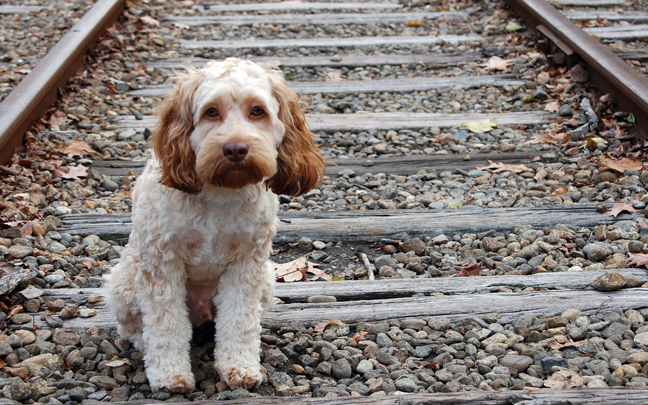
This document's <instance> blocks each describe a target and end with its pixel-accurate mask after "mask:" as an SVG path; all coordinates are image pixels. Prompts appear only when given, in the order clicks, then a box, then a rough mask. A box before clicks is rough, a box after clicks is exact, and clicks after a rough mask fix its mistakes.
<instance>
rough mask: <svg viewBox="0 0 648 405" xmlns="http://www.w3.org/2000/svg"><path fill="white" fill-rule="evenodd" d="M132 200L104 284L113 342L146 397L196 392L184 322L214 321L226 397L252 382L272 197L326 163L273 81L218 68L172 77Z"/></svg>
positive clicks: (262, 72) (268, 279)
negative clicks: (138, 357) (126, 233)
mask: <svg viewBox="0 0 648 405" xmlns="http://www.w3.org/2000/svg"><path fill="white" fill-rule="evenodd" d="M153 147H154V151H155V157H154V158H153V159H151V160H150V161H149V163H148V165H147V166H146V169H145V170H144V173H143V174H142V175H141V176H140V177H139V178H138V179H137V182H136V185H135V189H134V191H133V214H132V217H133V231H132V233H131V235H130V239H129V243H128V245H127V246H126V247H125V249H124V251H123V253H122V257H121V260H120V262H119V264H118V265H116V266H115V268H114V269H113V270H112V273H111V274H110V275H108V276H107V277H106V295H107V297H106V298H107V304H108V306H109V307H110V309H111V310H112V312H113V314H114V315H115V317H116V318H117V321H118V323H119V333H120V334H121V335H122V336H123V337H125V338H128V339H130V340H131V341H132V342H133V343H134V345H135V347H136V348H137V349H139V350H141V351H143V352H144V354H145V356H144V360H145V365H146V375H147V377H148V380H149V383H150V385H151V388H152V389H153V391H158V390H162V389H167V390H172V391H184V392H190V391H192V390H194V388H195V381H194V376H193V374H192V372H191V364H190V359H189V342H190V340H191V336H192V324H193V325H194V326H197V325H200V324H202V323H204V322H206V321H208V320H212V319H213V320H214V322H215V324H216V337H215V339H216V345H215V350H214V367H215V368H216V370H217V371H218V373H219V374H220V376H221V379H222V380H223V381H225V382H226V383H227V384H228V385H229V386H230V387H231V388H233V389H235V388H240V387H246V388H249V387H252V386H255V385H257V384H259V383H260V382H261V380H262V377H261V372H260V365H259V351H260V330H261V326H260V317H261V312H262V310H263V309H267V308H269V307H270V305H271V303H272V301H273V292H274V281H275V276H274V269H273V267H272V266H271V265H270V262H269V261H268V257H269V255H270V251H271V242H272V237H273V236H274V235H275V231H276V224H275V223H276V211H277V206H278V201H277V195H276V194H286V195H291V196H297V195H301V194H303V193H305V192H307V191H309V190H311V189H312V188H314V187H316V186H317V185H318V184H319V182H320V181H321V179H322V177H323V175H324V170H325V169H324V163H323V160H322V157H321V155H320V153H319V151H318V149H317V147H316V145H315V140H314V135H313V134H312V133H311V131H310V130H309V129H308V127H307V125H306V122H305V118H304V114H303V111H302V108H301V105H300V100H299V98H298V97H297V95H296V94H295V93H294V92H293V91H291V90H290V89H289V88H288V86H287V84H286V81H285V80H284V79H283V77H282V76H281V75H280V74H278V73H276V72H274V71H272V70H267V69H264V68H262V67H260V66H258V65H256V64H254V63H252V62H249V61H244V60H240V59H227V60H225V61H223V62H210V63H208V64H207V65H206V66H205V67H204V68H202V69H191V68H190V69H188V70H187V73H186V74H182V75H179V76H178V86H177V87H176V88H175V89H174V90H173V92H172V93H171V94H170V95H169V96H168V97H167V98H166V100H165V102H164V104H163V107H162V114H161V120H160V123H159V124H158V126H157V127H156V129H155V131H154V133H153Z"/></svg>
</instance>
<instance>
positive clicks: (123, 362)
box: [105, 359, 131, 368]
mask: <svg viewBox="0 0 648 405" xmlns="http://www.w3.org/2000/svg"><path fill="white" fill-rule="evenodd" d="M130 364H131V363H130V361H128V360H127V359H115V360H113V361H110V362H108V363H106V364H105V366H106V367H109V368H114V367H121V366H130Z"/></svg>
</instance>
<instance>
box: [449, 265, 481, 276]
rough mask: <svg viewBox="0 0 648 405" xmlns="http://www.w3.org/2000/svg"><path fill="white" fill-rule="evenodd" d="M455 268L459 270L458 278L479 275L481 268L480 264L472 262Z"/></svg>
mask: <svg viewBox="0 0 648 405" xmlns="http://www.w3.org/2000/svg"><path fill="white" fill-rule="evenodd" d="M455 268H456V269H458V270H459V271H458V272H457V275H458V276H459V277H474V276H478V275H479V273H480V272H481V268H482V266H481V263H477V262H474V263H471V264H468V265H466V266H455Z"/></svg>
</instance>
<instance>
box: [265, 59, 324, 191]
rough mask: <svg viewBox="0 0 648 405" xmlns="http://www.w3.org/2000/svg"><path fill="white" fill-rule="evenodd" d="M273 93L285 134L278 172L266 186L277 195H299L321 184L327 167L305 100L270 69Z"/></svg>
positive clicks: (278, 160)
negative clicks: (312, 127) (308, 115)
mask: <svg viewBox="0 0 648 405" xmlns="http://www.w3.org/2000/svg"><path fill="white" fill-rule="evenodd" d="M267 74H268V77H269V79H270V82H271V83H272V95H273V96H274V98H275V99H276V100H277V101H278V102H279V119H280V120H281V122H283V124H284V126H285V128H286V134H285V136H284V139H283V141H282V143H281V145H280V146H279V156H278V158H277V173H276V174H275V175H274V176H272V177H271V178H270V179H268V180H267V182H266V185H267V186H268V187H269V188H270V189H271V190H272V191H273V192H274V193H275V194H285V195H290V196H300V195H302V194H305V193H307V192H308V191H310V190H312V189H313V188H315V187H317V186H319V184H320V182H321V181H322V178H323V177H324V173H325V171H326V168H325V166H324V159H323V158H322V155H321V154H320V152H319V149H318V148H317V145H315V135H314V134H313V133H312V132H311V131H310V129H309V128H308V124H306V118H305V117H304V111H303V108H302V103H301V100H300V99H299V97H298V96H297V94H295V92H294V91H292V90H291V89H289V88H288V85H287V83H286V80H285V79H284V78H283V77H282V76H280V75H279V74H278V73H277V72H274V71H271V70H268V71H267ZM304 108H305V106H304Z"/></svg>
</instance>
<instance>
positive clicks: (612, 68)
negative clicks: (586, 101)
mask: <svg viewBox="0 0 648 405" xmlns="http://www.w3.org/2000/svg"><path fill="white" fill-rule="evenodd" d="M507 1H508V3H509V5H510V6H511V8H512V9H513V12H514V13H515V14H516V15H518V16H519V17H522V18H524V20H525V22H526V24H527V26H529V27H530V28H531V29H533V30H535V31H539V30H541V29H542V27H544V28H546V29H548V30H549V31H550V32H551V33H552V34H553V35H554V36H556V37H557V38H558V39H559V40H560V41H562V42H563V43H564V44H566V45H567V46H568V47H569V48H571V50H573V51H574V52H575V53H576V54H577V55H578V56H579V57H580V58H581V59H582V60H583V61H584V62H585V63H586V64H587V66H588V72H589V75H590V79H591V82H592V83H594V84H595V85H596V86H598V88H599V91H600V92H601V94H605V93H609V94H610V95H611V96H612V100H613V102H614V103H615V104H616V106H617V107H618V108H619V109H620V110H622V111H625V112H627V113H632V114H633V115H634V117H635V124H636V127H637V130H638V131H639V134H640V135H641V136H642V137H643V139H648V79H646V78H645V77H644V76H642V75H641V74H639V73H638V72H637V71H635V70H634V69H633V68H632V67H630V66H629V65H628V64H627V63H626V62H624V61H623V60H622V59H621V58H619V57H618V56H617V55H615V54H614V53H613V52H612V51H611V50H610V49H609V48H608V47H607V46H605V45H603V44H601V43H600V42H598V41H597V40H596V39H595V38H593V37H591V36H590V35H588V34H587V33H585V31H583V30H582V29H581V28H579V27H578V26H576V25H575V24H574V23H572V22H571V21H569V20H568V19H567V18H566V17H565V16H563V15H562V14H561V13H560V12H559V11H558V10H556V9H555V8H554V7H553V6H552V5H551V4H550V3H549V2H548V1H545V0H507ZM538 27H540V29H539V28H538Z"/></svg>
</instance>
